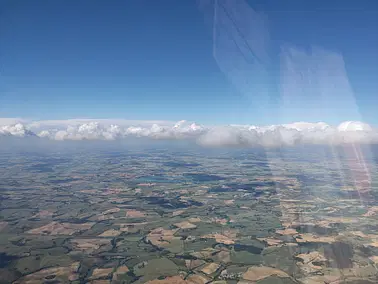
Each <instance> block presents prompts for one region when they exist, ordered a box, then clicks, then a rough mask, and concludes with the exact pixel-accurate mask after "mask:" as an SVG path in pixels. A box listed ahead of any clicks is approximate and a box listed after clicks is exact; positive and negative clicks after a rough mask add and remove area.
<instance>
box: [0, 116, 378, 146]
mask: <svg viewBox="0 0 378 284" xmlns="http://www.w3.org/2000/svg"><path fill="white" fill-rule="evenodd" d="M4 121H5V120H4ZM73 121H74V123H72V124H70V122H72V120H69V121H66V122H60V125H59V127H57V128H52V126H57V125H56V124H51V123H50V122H47V123H45V122H43V121H42V122H38V126H39V127H36V125H37V124H36V123H35V122H29V123H25V124H21V123H16V124H12V125H5V126H0V136H2V137H4V136H15V137H29V136H38V137H40V138H44V139H50V140H59V141H62V140H116V139H128V138H130V137H147V138H151V139H170V140H172V139H173V140H174V139H189V140H192V141H195V142H196V143H198V144H199V145H202V146H208V147H217V146H232V147H254V146H262V147H282V146H290V145H296V144H336V145H337V144H342V143H378V130H377V129H376V128H374V127H372V126H370V125H368V124H366V123H363V122H359V121H346V122H343V123H341V124H340V125H338V126H331V125H328V124H326V123H324V122H319V123H308V122H295V123H291V124H282V125H269V126H254V125H229V126H216V127H205V126H202V125H198V124H196V123H193V122H188V121H185V120H182V121H179V122H177V123H163V124H158V123H151V121H150V122H144V123H143V122H140V121H138V122H137V123H136V125H134V126H130V125H128V124H120V125H119V124H116V123H114V121H112V122H113V123H110V121H106V123H104V122H103V120H98V121H94V120H90V121H86V122H84V123H78V121H77V120H73ZM63 125H64V126H65V127H64V128H63ZM31 129H33V131H31ZM34 133H38V134H34Z"/></svg>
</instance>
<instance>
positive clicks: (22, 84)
mask: <svg viewBox="0 0 378 284" xmlns="http://www.w3.org/2000/svg"><path fill="white" fill-rule="evenodd" d="M209 1H211V0H208V1H207V2H209ZM220 1H221V0H220ZM283 2H285V3H283ZM203 3H206V1H203ZM248 3H249V5H250V6H251V7H252V8H253V9H255V10H256V11H258V12H264V13H265V19H266V20H267V23H268V26H267V27H268V28H267V30H268V31H269V48H270V49H269V57H270V63H269V68H268V71H267V72H265V73H264V74H263V75H261V74H259V76H263V78H262V80H261V82H262V81H263V82H265V83H261V82H260V79H259V80H251V84H250V85H248V90H247V94H246V93H245V92H244V93H243V91H240V88H239V87H240V86H238V85H237V84H236V85H235V84H232V82H231V80H230V77H229V76H228V74H226V73H224V72H222V70H221V68H220V66H219V62H217V61H216V60H215V59H214V57H213V49H214V42H213V38H212V30H211V28H210V29H209V25H208V23H207V24H206V18H208V19H209V18H210V19H211V17H212V14H209V13H208V14H206V12H205V13H204V12H203V11H202V12H201V11H200V10H199V7H198V5H197V2H196V1H194V0H193V1H192V0H182V1H176V0H161V1H152V0H150V1H147V0H140V1H131V0H126V1H121V0H115V1H111V2H110V1H97V0H91V1H89V0H88V1H80V0H79V1H73V0H72V1H70V0H64V1H63V0H54V1H49V0H45V1H42V0H34V1H12V0H2V1H0V56H1V57H0V58H1V69H2V72H1V77H0V117H24V118H33V119H68V118H125V119H137V120H141V119H146V120H151V119H156V120H181V119H187V120H194V121H197V122H199V123H207V124H209V123H210V124H225V123H234V124H261V125H264V124H272V123H287V122H292V121H325V122H328V123H339V122H341V121H344V120H363V121H366V122H368V123H371V124H375V125H378V116H377V115H376V106H377V105H378V83H377V82H378V80H377V78H378V33H377V27H378V1H376V0H370V1H368V0H360V1H355V0H350V1H349V0H343V1H339V0H335V1H273V0H258V1H249V2H248ZM246 25H247V26H245V27H244V28H246V29H247V30H248V23H247V24H246ZM230 40H231V39H230ZM285 44H289V45H290V46H294V47H296V48H301V49H309V48H310V47H311V46H318V47H321V48H323V49H325V50H329V51H330V52H334V53H336V54H339V55H342V58H343V60H344V62H345V66H346V71H347V75H348V77H347V78H348V79H349V83H350V84H351V87H352V88H353V93H352V97H353V100H351V92H350V91H349V94H347V95H345V94H344V93H345V90H344V89H343V88H344V87H340V88H339V89H338V86H337V85H336V87H335V89H334V90H336V91H332V92H328V93H327V92H326V96H327V97H328V99H327V102H323V104H318V103H317V100H318V99H317V97H316V96H317V94H316V93H315V92H308V94H305V95H303V93H301V94H296V95H295V94H293V95H292V94H290V95H289V96H292V97H291V98H293V99H295V98H299V99H297V100H296V101H295V103H294V102H290V103H289V105H288V104H287V101H288V100H287V99H285V98H287V96H288V95H286V97H285V96H284V95H283V92H282V91H280V90H281V89H280V86H281V85H282V84H281V83H279V79H278V78H279V77H280V76H282V66H281V67H280V60H279V58H280V57H279V56H280V54H281V53H280V52H281V47H282V46H283V45H285ZM229 54H230V53H229ZM230 56H231V55H230ZM230 58H231V59H232V58H233V57H232V56H231V57H230ZM306 62H307V61H306ZM300 64H302V63H300ZM242 71H243V70H242ZM238 74H239V73H238ZM241 76H243V75H241ZM239 77H240V76H239ZM259 78H260V77H259ZM331 81H332V80H331ZM327 82H329V80H328V81H327ZM327 84H330V83H327ZM343 86H344V85H343ZM324 88H328V85H326V86H323V89H324ZM244 90H245V89H244ZM261 90H263V91H264V92H265V94H267V97H268V98H269V99H268V101H266V100H264V98H262V96H261V95H258V94H259V93H260V92H261ZM290 90H292V89H290ZM294 92H296V91H295V90H294ZM285 100H286V103H285ZM354 100H355V101H354ZM325 104H326V106H327V111H324V105H325ZM285 108H287V109H285ZM283 109H284V111H282V110H283Z"/></svg>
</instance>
